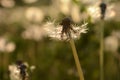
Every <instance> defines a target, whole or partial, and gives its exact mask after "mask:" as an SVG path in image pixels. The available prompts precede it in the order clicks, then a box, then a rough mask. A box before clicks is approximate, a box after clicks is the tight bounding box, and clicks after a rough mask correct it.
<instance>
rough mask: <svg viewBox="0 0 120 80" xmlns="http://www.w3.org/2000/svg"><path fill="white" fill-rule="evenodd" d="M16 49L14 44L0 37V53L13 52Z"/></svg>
mask: <svg viewBox="0 0 120 80" xmlns="http://www.w3.org/2000/svg"><path fill="white" fill-rule="evenodd" d="M15 48H16V45H15V43H13V42H10V41H8V40H7V38H5V37H0V51H1V52H13V51H14V50H15Z"/></svg>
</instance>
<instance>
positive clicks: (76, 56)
mask: <svg viewBox="0 0 120 80" xmlns="http://www.w3.org/2000/svg"><path fill="white" fill-rule="evenodd" d="M69 42H70V45H71V48H72V51H73V56H74V59H75V64H76V67H77V71H78V74H79V77H80V80H84V76H83V72H82V68H81V65H80V61H79V58H78V55H77V51H76V47H75V43H74V41H73V39H70V41H69Z"/></svg>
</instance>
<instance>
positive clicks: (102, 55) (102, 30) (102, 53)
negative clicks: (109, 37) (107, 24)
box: [99, 21, 104, 80]
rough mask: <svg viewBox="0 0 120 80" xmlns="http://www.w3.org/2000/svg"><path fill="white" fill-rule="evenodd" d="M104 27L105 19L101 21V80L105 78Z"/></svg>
mask: <svg viewBox="0 0 120 80" xmlns="http://www.w3.org/2000/svg"><path fill="white" fill-rule="evenodd" d="M103 41H104V27H103V21H101V30H100V58H99V59H100V80H104V45H103V44H104V42H103Z"/></svg>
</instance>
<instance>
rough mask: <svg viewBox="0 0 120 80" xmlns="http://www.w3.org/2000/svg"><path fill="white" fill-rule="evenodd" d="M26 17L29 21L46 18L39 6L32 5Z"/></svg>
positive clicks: (39, 20) (38, 20)
mask: <svg viewBox="0 0 120 80" xmlns="http://www.w3.org/2000/svg"><path fill="white" fill-rule="evenodd" d="M25 17H26V19H27V20H28V21H32V22H41V21H42V20H43V19H44V13H43V11H42V10H41V9H39V8H36V7H30V8H28V9H27V10H26V13H25Z"/></svg>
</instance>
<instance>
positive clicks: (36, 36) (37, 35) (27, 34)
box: [22, 25, 46, 41]
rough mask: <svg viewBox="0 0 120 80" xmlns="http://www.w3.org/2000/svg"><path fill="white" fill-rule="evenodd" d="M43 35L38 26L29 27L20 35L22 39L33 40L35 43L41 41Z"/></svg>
mask: <svg viewBox="0 0 120 80" xmlns="http://www.w3.org/2000/svg"><path fill="white" fill-rule="evenodd" d="M45 35H46V32H45V31H44V29H43V27H40V26H39V25H31V26H29V27H27V28H26V30H25V31H24V32H23V33H22V37H23V38H24V39H33V40H35V41H39V40H41V39H43V37H44V36H45Z"/></svg>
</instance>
